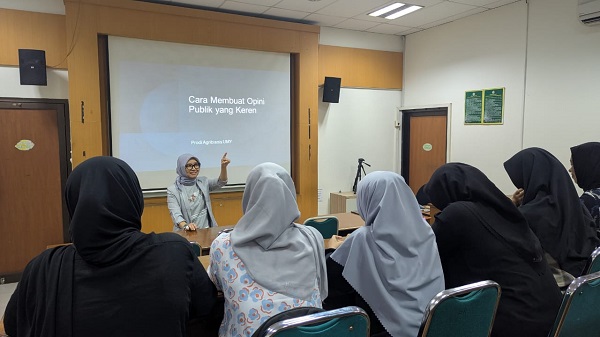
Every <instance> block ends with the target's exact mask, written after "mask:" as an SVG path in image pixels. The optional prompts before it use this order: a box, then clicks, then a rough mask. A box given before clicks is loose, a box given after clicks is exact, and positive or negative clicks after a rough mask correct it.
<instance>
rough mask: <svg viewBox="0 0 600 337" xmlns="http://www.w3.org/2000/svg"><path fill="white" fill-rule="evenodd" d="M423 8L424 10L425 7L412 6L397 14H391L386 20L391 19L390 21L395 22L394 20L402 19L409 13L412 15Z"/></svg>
mask: <svg viewBox="0 0 600 337" xmlns="http://www.w3.org/2000/svg"><path fill="white" fill-rule="evenodd" d="M421 8H423V7H421V6H410V7H408V8H404V9H402V10H400V11H397V12H396V13H393V14H390V15H388V16H386V17H385V18H386V19H389V20H394V19H397V18H399V17H401V16H403V15H406V14H408V13H412V12H414V11H416V10H419V9H421Z"/></svg>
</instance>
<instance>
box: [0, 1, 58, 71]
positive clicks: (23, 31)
mask: <svg viewBox="0 0 600 337" xmlns="http://www.w3.org/2000/svg"><path fill="white" fill-rule="evenodd" d="M0 41H2V47H1V48H0V65H5V66H18V65H19V52H18V50H19V49H40V50H45V51H46V65H47V66H48V67H50V68H61V69H66V67H67V62H66V61H67V60H66V57H67V38H66V37H65V16H64V15H56V14H46V13H34V12H24V11H15V10H10V9H0Z"/></svg>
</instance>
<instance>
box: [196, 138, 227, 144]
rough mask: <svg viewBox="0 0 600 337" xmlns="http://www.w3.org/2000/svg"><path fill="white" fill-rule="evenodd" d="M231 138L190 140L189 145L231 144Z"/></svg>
mask: <svg viewBox="0 0 600 337" xmlns="http://www.w3.org/2000/svg"><path fill="white" fill-rule="evenodd" d="M231 143H233V140H231V139H220V140H190V144H191V145H223V144H231Z"/></svg>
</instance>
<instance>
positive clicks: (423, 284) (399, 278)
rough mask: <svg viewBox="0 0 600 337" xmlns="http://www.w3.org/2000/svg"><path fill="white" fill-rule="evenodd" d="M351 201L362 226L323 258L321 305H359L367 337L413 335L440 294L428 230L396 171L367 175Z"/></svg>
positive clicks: (441, 280)
mask: <svg viewBox="0 0 600 337" xmlns="http://www.w3.org/2000/svg"><path fill="white" fill-rule="evenodd" d="M356 201H357V206H358V212H359V214H360V216H361V217H362V218H363V219H364V220H365V226H364V227H361V228H359V229H358V230H356V231H355V232H353V233H352V234H351V235H350V236H348V237H347V238H346V239H345V240H344V241H343V243H342V244H341V246H339V248H337V249H336V250H335V252H333V254H331V255H330V256H329V257H328V258H327V277H328V282H329V296H328V297H327V299H326V300H325V303H324V306H325V308H326V309H334V308H339V307H345V306H348V305H356V306H359V307H362V308H363V309H365V311H367V313H368V314H369V317H370V321H371V335H372V336H374V335H377V336H394V337H416V336H417V334H418V332H419V326H420V323H421V320H422V318H423V313H424V312H425V308H426V307H427V304H428V303H429V301H431V299H432V298H433V297H434V296H435V295H436V294H437V293H438V292H440V291H442V290H444V275H443V271H442V264H441V262H440V257H439V254H438V249H437V245H436V242H435V236H434V234H433V231H432V230H431V227H430V226H429V225H428V224H427V223H426V222H425V220H424V219H423V217H422V215H421V210H420V208H419V205H418V203H417V200H416V199H415V196H414V194H413V193H412V191H411V189H410V188H409V187H408V186H407V185H406V183H405V182H404V179H403V178H402V177H401V176H399V175H398V174H396V173H393V172H372V173H369V174H367V175H366V176H365V178H364V179H363V180H362V181H361V182H360V184H359V185H358V189H357V192H356ZM336 240H339V237H334V238H333V239H332V240H331V241H330V242H335V241H336ZM332 246H335V244H332Z"/></svg>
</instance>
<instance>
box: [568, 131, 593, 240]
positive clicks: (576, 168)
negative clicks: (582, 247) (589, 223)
mask: <svg viewBox="0 0 600 337" xmlns="http://www.w3.org/2000/svg"><path fill="white" fill-rule="evenodd" d="M569 172H571V176H572V177H573V180H574V181H575V183H577V185H579V187H581V189H582V190H583V194H582V195H581V196H580V197H579V200H580V201H581V203H583V205H584V206H585V207H586V208H587V210H588V211H589V212H590V214H591V215H592V219H594V225H595V228H596V234H598V233H599V232H600V143H599V142H589V143H584V144H581V145H577V146H573V147H572V148H571V168H570V169H569Z"/></svg>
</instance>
